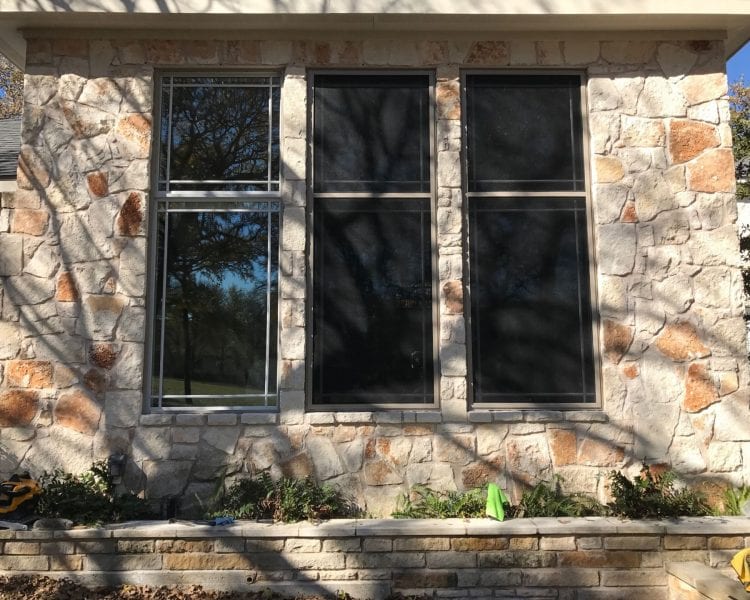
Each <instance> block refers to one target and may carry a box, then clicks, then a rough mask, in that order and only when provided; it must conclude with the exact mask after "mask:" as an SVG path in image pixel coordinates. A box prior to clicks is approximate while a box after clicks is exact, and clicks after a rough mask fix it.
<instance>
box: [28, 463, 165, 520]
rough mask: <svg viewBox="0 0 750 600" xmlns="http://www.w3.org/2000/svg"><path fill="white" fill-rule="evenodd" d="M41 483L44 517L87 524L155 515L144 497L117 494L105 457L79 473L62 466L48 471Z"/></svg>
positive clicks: (40, 498)
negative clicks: (63, 468) (65, 469)
mask: <svg viewBox="0 0 750 600" xmlns="http://www.w3.org/2000/svg"><path fill="white" fill-rule="evenodd" d="M39 483H40V484H41V486H42V494H41V496H40V497H39V503H38V504H37V508H36V512H37V514H38V515H39V516H40V517H49V518H63V519H70V520H71V521H73V522H75V523H80V524H83V525H92V524H97V523H106V522H116V521H127V520H131V519H143V518H150V517H153V514H152V512H151V510H150V508H149V506H148V504H147V503H146V501H145V500H143V499H142V498H138V497H137V496H134V495H133V494H121V495H119V496H118V495H116V493H115V487H114V484H113V483H112V478H111V477H110V474H109V468H108V467H107V463H106V462H104V461H100V462H96V463H94V464H93V465H91V468H90V469H89V470H88V471H86V472H84V473H81V474H79V475H74V474H72V473H66V472H64V471H62V470H61V469H57V470H55V471H53V472H52V473H47V472H45V473H44V474H43V475H42V476H41V477H40V478H39Z"/></svg>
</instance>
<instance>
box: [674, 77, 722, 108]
mask: <svg viewBox="0 0 750 600" xmlns="http://www.w3.org/2000/svg"><path fill="white" fill-rule="evenodd" d="M679 87H680V90H681V91H682V93H683V94H684V95H685V98H686V99H687V102H688V104H690V105H691V106H692V105H694V104H700V103H702V102H708V101H709V100H716V99H717V98H721V97H722V96H724V95H725V94H726V93H727V78H726V75H724V73H706V74H699V75H688V76H687V77H685V78H684V79H683V80H682V81H680V84H679Z"/></svg>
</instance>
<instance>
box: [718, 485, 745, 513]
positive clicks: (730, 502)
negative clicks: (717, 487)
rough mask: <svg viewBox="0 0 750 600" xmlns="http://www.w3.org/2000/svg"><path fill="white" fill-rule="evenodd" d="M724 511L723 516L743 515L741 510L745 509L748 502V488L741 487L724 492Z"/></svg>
mask: <svg viewBox="0 0 750 600" xmlns="http://www.w3.org/2000/svg"><path fill="white" fill-rule="evenodd" d="M723 500H724V510H723V513H724V514H725V515H729V516H731V517H740V516H742V515H744V514H745V512H744V511H743V509H746V506H747V504H748V502H750V486H747V485H743V486H740V487H739V488H729V489H726V490H724V498H723Z"/></svg>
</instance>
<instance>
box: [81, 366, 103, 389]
mask: <svg viewBox="0 0 750 600" xmlns="http://www.w3.org/2000/svg"><path fill="white" fill-rule="evenodd" d="M83 384H84V385H85V386H86V387H87V388H88V389H90V390H91V391H92V392H94V393H95V394H101V393H102V392H104V391H105V390H106V389H107V377H106V376H105V375H104V373H102V372H101V371H98V370H96V369H89V370H88V371H86V373H85V374H84V376H83Z"/></svg>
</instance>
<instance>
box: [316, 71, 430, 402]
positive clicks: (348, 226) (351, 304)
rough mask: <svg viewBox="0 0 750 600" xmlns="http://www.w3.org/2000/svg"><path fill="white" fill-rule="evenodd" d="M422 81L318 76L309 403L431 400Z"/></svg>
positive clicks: (426, 119) (426, 117) (426, 116)
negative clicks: (401, 194) (386, 193)
mask: <svg viewBox="0 0 750 600" xmlns="http://www.w3.org/2000/svg"><path fill="white" fill-rule="evenodd" d="M429 86H430V79H429V77H428V76H426V75H411V74H410V75H316V76H315V79H314V98H315V102H314V109H313V122H314V131H315V137H314V147H313V156H314V165H315V170H314V174H313V189H314V190H315V193H316V195H315V199H314V207H313V223H314V227H313V248H314V252H313V311H312V321H313V323H312V324H313V369H312V375H313V377H312V379H313V380H312V391H313V394H312V402H313V404H314V405H350V404H356V405H358V406H360V407H366V406H368V405H384V404H385V405H387V404H402V405H403V404H418V405H421V404H430V403H432V402H433V401H434V377H433V373H434V371H433V368H434V354H435V350H434V346H433V336H432V323H433V302H432V282H433V273H432V239H431V238H432V221H431V195H430V166H429V161H430V159H429V157H430V154H431V148H430V144H429V142H428V140H429V131H430V115H431V113H430V109H429V97H430V93H429V90H430V87H429ZM331 192H336V194H335V195H333V194H331ZM354 192H356V193H357V197H356V198H353V197H351V196H349V197H348V196H347V194H348V193H354ZM384 192H391V193H393V194H392V195H387V196H383V193H384ZM403 192H410V193H411V195H410V196H409V197H408V198H406V197H399V196H398V195H397V194H398V193H403ZM326 194H328V195H326Z"/></svg>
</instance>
